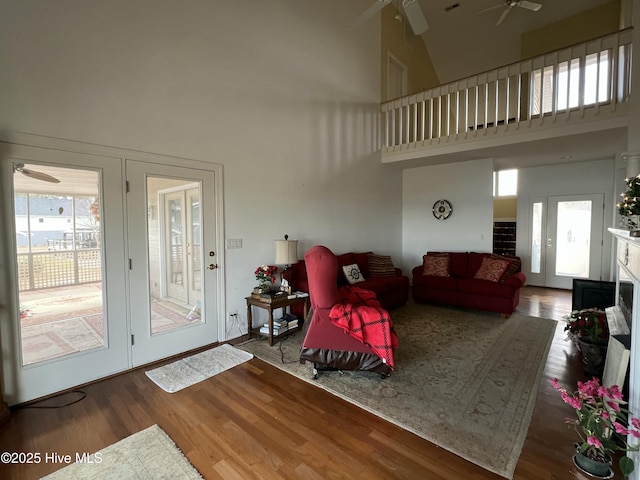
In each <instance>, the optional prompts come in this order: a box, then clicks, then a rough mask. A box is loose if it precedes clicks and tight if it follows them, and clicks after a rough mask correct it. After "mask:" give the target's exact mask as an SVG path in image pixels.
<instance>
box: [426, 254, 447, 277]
mask: <svg viewBox="0 0 640 480" xmlns="http://www.w3.org/2000/svg"><path fill="white" fill-rule="evenodd" d="M422 266H423V270H422V275H431V276H432V277H449V276H450V275H449V255H447V254H446V253H445V254H438V255H425V256H423V257H422Z"/></svg>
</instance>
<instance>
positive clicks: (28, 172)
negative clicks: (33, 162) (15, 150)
mask: <svg viewBox="0 0 640 480" xmlns="http://www.w3.org/2000/svg"><path fill="white" fill-rule="evenodd" d="M14 170H15V171H16V172H20V173H21V174H23V175H25V176H27V177H31V178H35V179H36V180H42V181H43V182H49V183H60V180H58V179H57V178H56V177H52V176H51V175H47V174H46V173H42V172H37V171H35V170H29V169H28V168H24V163H16V165H15V167H14Z"/></svg>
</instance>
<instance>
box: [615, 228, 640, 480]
mask: <svg viewBox="0 0 640 480" xmlns="http://www.w3.org/2000/svg"><path fill="white" fill-rule="evenodd" d="M609 232H610V233H611V234H612V235H613V236H614V237H615V239H616V267H615V272H616V296H615V298H616V307H618V306H619V302H620V281H621V278H622V279H624V281H625V282H631V283H632V284H633V300H632V305H631V312H632V314H631V342H630V345H631V349H630V350H631V353H630V358H629V399H628V400H629V411H630V412H632V413H633V414H634V416H640V307H639V303H640V298H639V297H640V237H632V236H630V233H629V231H628V230H619V229H616V228H610V229H609ZM610 317H611V316H610V315H609V311H607V318H608V319H609V318H610ZM618 321H619V318H618ZM619 323H622V324H625V323H626V322H624V321H623V322H619ZM622 327H626V325H622ZM629 442H630V443H631V444H635V443H636V439H634V438H629ZM628 455H629V457H631V458H632V459H633V461H634V463H635V464H636V465H640V461H639V459H640V455H638V452H631V453H628ZM639 471H640V469H639V468H636V469H635V470H634V471H633V472H632V474H631V475H629V479H632V480H639V479H640V474H639Z"/></svg>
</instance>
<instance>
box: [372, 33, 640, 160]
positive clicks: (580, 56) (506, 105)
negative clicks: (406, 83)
mask: <svg viewBox="0 0 640 480" xmlns="http://www.w3.org/2000/svg"><path fill="white" fill-rule="evenodd" d="M631 34H632V30H631V29H627V30H622V31H620V32H617V33H615V34H612V35H607V36H605V37H601V38H597V39H594V40H590V41H588V42H584V43H581V44H578V45H574V46H571V47H567V48H564V49H561V50H558V51H555V52H552V53H548V54H545V55H541V56H538V57H535V58H531V59H528V60H524V61H522V62H518V63H514V64H512V65H507V66H505V67H501V68H498V69H495V70H491V71H488V72H485V73H481V74H479V75H475V76H472V77H469V78H466V79H463V80H459V81H456V82H452V83H449V84H447V85H442V86H440V87H437V88H433V89H431V90H427V91H424V92H421V93H418V94H414V95H408V96H406V97H403V98H399V99H396V100H392V101H389V102H386V103H384V104H382V106H381V109H382V110H381V112H382V153H383V156H384V155H385V154H394V153H398V152H407V151H409V150H411V149H428V148H430V147H433V146H437V145H442V144H443V143H454V142H464V141H472V140H474V139H481V138H482V137H483V136H486V135H487V134H488V133H491V134H493V135H499V134H505V135H506V134H509V132H510V130H511V131H513V130H518V129H522V128H540V127H544V126H548V124H551V123H555V122H557V121H558V120H559V119H560V118H563V119H564V120H565V121H567V122H580V121H591V120H597V119H598V118H599V117H600V118H611V117H612V116H620V115H625V114H626V113H625V111H619V107H620V105H622V104H625V103H626V102H627V101H628V99H629V95H630V92H631V37H632V35H631Z"/></svg>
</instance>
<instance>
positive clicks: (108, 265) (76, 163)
mask: <svg viewBox="0 0 640 480" xmlns="http://www.w3.org/2000/svg"><path fill="white" fill-rule="evenodd" d="M8 148H9V153H8V155H6V156H3V158H2V178H3V197H2V200H3V203H4V204H5V205H7V206H8V207H7V208H5V209H3V210H4V212H5V215H7V217H6V218H12V217H13V216H14V212H13V207H12V205H13V198H12V193H13V171H12V164H13V162H15V161H16V160H17V161H23V162H24V163H30V164H34V163H35V164H38V163H42V164H47V165H54V166H59V167H62V168H64V167H70V168H73V167H76V168H80V169H96V170H100V171H101V172H102V176H101V182H100V186H99V189H100V196H101V230H102V232H103V233H102V235H103V238H104V239H105V242H104V243H103V244H102V249H103V253H104V256H103V292H104V298H105V304H104V311H103V315H104V318H105V327H106V328H105V339H104V340H105V344H104V346H103V347H99V348H94V349H91V350H86V351H83V352H77V353H73V354H69V355H64V356H61V357H58V358H54V359H51V360H47V361H42V362H37V363H33V364H30V365H26V366H23V365H22V356H21V345H20V343H21V335H20V325H19V322H20V315H19V311H18V305H17V303H18V301H19V300H18V296H19V294H18V287H17V285H18V282H17V272H16V265H15V256H16V251H17V247H16V242H15V222H14V221H10V222H4V223H3V225H4V226H5V228H4V229H3V230H5V232H6V234H8V235H11V236H12V237H13V238H6V237H5V239H3V240H4V241H5V245H6V246H7V247H8V248H6V249H4V250H6V252H8V253H9V254H10V255H11V256H12V261H11V263H8V266H7V268H6V270H7V272H8V275H9V277H8V281H9V283H8V285H10V287H9V289H8V290H7V292H10V293H9V295H8V296H9V299H8V300H9V301H8V302H7V303H8V304H9V305H10V307H9V308H8V309H7V310H8V313H9V317H8V318H3V319H2V322H1V323H0V333H1V335H2V352H3V357H4V359H5V363H4V364H3V370H4V388H5V398H6V401H7V402H8V403H9V404H15V403H21V402H24V401H27V400H31V399H34V398H38V397H41V396H44V395H48V394H50V393H53V392H54V391H60V390H64V389H67V388H70V387H73V386H75V385H80V384H83V383H87V382H90V381H93V380H96V379H98V378H102V377H105V376H108V375H111V374H113V373H117V372H120V371H122V370H125V369H126V368H127V367H128V365H129V364H130V355H129V346H128V342H127V329H128V327H127V322H126V318H127V312H126V304H125V303H124V302H122V301H121V299H122V298H125V297H126V295H127V290H126V286H125V283H124V282H123V281H122V278H124V277H123V275H126V272H125V270H124V268H123V267H124V263H123V262H124V258H125V245H124V238H122V237H121V236H118V235H117V234H115V232H119V231H120V230H121V228H122V222H123V219H124V217H123V212H124V205H123V191H122V174H123V168H122V162H121V161H120V159H117V158H109V157H104V156H96V155H85V154H81V153H71V152H63V151H60V150H51V149H44V148H38V147H30V146H24V145H11V146H9V147H8ZM0 303H4V302H0ZM109 319H122V320H120V321H111V320H109ZM7 359H9V360H8V361H7Z"/></svg>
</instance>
